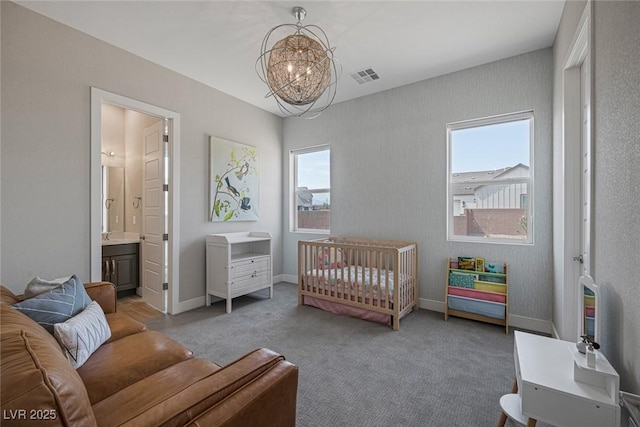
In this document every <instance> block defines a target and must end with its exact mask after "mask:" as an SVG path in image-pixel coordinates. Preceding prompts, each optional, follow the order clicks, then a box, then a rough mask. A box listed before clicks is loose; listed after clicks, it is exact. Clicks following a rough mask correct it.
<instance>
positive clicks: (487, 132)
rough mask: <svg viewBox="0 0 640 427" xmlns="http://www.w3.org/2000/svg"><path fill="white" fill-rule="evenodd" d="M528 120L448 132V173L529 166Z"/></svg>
mask: <svg viewBox="0 0 640 427" xmlns="http://www.w3.org/2000/svg"><path fill="white" fill-rule="evenodd" d="M530 121H531V120H530V119H527V120H517V121H514V122H508V123H499V124H494V125H488V126H479V127H478V126H476V127H471V128H467V129H456V130H452V131H451V172H452V173H462V172H477V171H487V170H496V169H502V168H505V167H513V166H515V165H517V164H518V163H522V164H523V165H525V166H530V162H529V155H530V153H529V136H530V135H529V125H530Z"/></svg>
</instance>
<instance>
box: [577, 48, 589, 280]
mask: <svg viewBox="0 0 640 427" xmlns="http://www.w3.org/2000/svg"><path fill="white" fill-rule="evenodd" d="M589 63H590V57H589V55H587V57H586V58H585V59H584V62H583V63H582V65H581V66H580V107H581V114H580V126H581V132H580V146H581V150H580V156H581V159H580V161H581V168H580V172H581V176H580V180H581V187H582V191H581V193H582V197H581V199H580V202H581V206H580V208H581V209H580V213H581V218H580V219H581V224H582V227H581V230H580V246H581V247H580V251H581V254H580V256H579V257H578V262H580V263H581V266H580V275H581V276H582V275H589V274H591V256H590V255H591V169H592V165H591V112H590V109H591V80H590V73H589ZM577 281H578V280H577V279H576V283H577Z"/></svg>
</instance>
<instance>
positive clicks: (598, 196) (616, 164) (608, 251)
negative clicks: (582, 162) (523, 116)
mask: <svg viewBox="0 0 640 427" xmlns="http://www.w3.org/2000/svg"><path fill="white" fill-rule="evenodd" d="M594 14H595V19H594V26H595V85H594V87H595V109H594V116H595V131H594V140H595V153H594V165H595V166H594V172H595V176H594V180H595V182H594V196H595V199H594V205H595V206H594V207H595V217H594V242H595V253H594V260H595V276H594V279H595V281H596V283H599V284H600V285H602V286H603V298H602V311H603V314H604V319H603V324H602V334H601V336H602V338H601V340H602V344H603V351H604V352H605V354H606V355H607V357H608V358H609V359H610V360H611V361H612V363H613V365H614V367H615V368H616V370H617V371H618V373H619V374H620V387H621V388H622V389H623V390H626V391H630V392H632V393H636V394H640V309H639V307H640V280H639V279H638V260H640V210H639V209H638V200H640V172H639V168H638V165H640V101H639V100H640V72H639V71H638V70H640V25H638V23H639V22H640V2H632V1H628V2H627V1H625V2H596V3H595V11H594Z"/></svg>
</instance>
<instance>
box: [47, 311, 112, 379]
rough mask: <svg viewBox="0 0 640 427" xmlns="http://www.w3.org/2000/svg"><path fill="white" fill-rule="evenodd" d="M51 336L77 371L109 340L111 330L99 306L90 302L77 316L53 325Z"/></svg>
mask: <svg viewBox="0 0 640 427" xmlns="http://www.w3.org/2000/svg"><path fill="white" fill-rule="evenodd" d="M53 336H54V337H55V338H56V340H58V343H59V344H60V347H62V350H63V351H64V355H65V356H67V359H68V360H69V362H71V365H72V366H73V367H74V368H76V369H78V368H79V367H80V366H82V365H83V364H84V362H86V361H87V359H88V358H89V356H91V355H92V354H93V352H94V351H96V350H97V349H98V347H100V346H101V345H102V343H103V342H105V341H106V340H108V339H109V338H111V329H109V324H108V323H107V318H106V317H105V315H104V312H103V311H102V308H101V307H100V305H99V304H98V303H97V302H95V301H92V302H91V304H89V306H88V307H87V308H85V309H84V310H83V311H81V312H80V313H79V314H78V315H76V316H73V317H72V318H71V319H69V320H67V321H66V322H64V323H56V324H55V325H53Z"/></svg>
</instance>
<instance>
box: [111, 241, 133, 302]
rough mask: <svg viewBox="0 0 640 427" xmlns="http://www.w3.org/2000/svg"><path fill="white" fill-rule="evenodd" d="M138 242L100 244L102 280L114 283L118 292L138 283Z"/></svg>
mask: <svg viewBox="0 0 640 427" xmlns="http://www.w3.org/2000/svg"><path fill="white" fill-rule="evenodd" d="M139 246H140V245H139V244H138V243H127V244H122V245H104V246H102V280H105V281H107V282H111V283H113V284H114V285H116V289H117V290H118V292H120V291H126V290H131V289H135V288H137V287H138V285H139V283H140V279H139V278H140V271H139V263H140V261H139V259H140V257H139Z"/></svg>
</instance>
